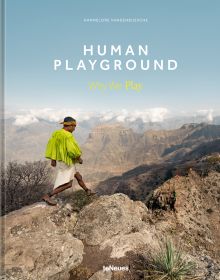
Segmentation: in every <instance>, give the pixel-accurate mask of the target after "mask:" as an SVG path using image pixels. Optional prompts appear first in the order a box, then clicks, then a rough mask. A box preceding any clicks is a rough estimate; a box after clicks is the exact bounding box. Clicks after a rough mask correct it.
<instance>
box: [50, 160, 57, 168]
mask: <svg viewBox="0 0 220 280" xmlns="http://www.w3.org/2000/svg"><path fill="white" fill-rule="evenodd" d="M56 165H57V162H56V160H54V159H52V160H51V166H53V167H56Z"/></svg>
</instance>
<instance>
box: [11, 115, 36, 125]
mask: <svg viewBox="0 0 220 280" xmlns="http://www.w3.org/2000/svg"><path fill="white" fill-rule="evenodd" d="M37 122H39V120H38V119H37V118H36V117H35V116H33V115H31V114H27V115H17V116H15V122H14V125H17V126H26V125H28V124H32V123H37Z"/></svg>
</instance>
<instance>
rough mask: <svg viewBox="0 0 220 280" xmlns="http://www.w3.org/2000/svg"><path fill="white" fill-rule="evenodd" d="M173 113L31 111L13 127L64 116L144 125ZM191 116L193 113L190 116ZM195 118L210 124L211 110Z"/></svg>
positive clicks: (158, 110) (157, 110) (151, 110)
mask: <svg viewBox="0 0 220 280" xmlns="http://www.w3.org/2000/svg"><path fill="white" fill-rule="evenodd" d="M179 113H180V114H181V115H182V116H183V115H185V116H189V113H187V112H179ZM172 115H173V112H170V111H169V110H168V109H167V108H163V107H158V108H148V109H145V110H134V111H132V110H131V111H128V110H126V109H122V110H121V111H102V112H88V111H83V110H81V109H79V108H77V109H69V108H67V109H59V110H57V109H52V108H43V109H31V110H23V111H20V112H19V113H18V114H17V115H16V116H15V122H14V125H17V126H26V125H29V124H32V123H37V122H39V121H40V120H46V121H50V122H57V123H58V122H60V121H62V120H63V118H64V117H65V116H72V117H73V118H76V120H78V121H79V122H80V121H84V120H89V119H91V118H98V119H99V120H100V122H113V121H114V122H134V121H136V120H139V119H140V120H142V121H143V122H144V123H147V122H163V121H164V120H165V119H167V118H168V117H170V116H172ZM190 115H191V116H193V113H191V114H190ZM194 116H195V117H199V118H202V120H204V121H209V122H212V120H213V110H212V109H207V110H199V111H197V112H196V113H194Z"/></svg>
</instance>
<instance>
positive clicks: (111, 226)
mask: <svg viewBox="0 0 220 280" xmlns="http://www.w3.org/2000/svg"><path fill="white" fill-rule="evenodd" d="M147 214H148V209H147V207H146V206H145V205H144V204H143V203H142V202H135V201H132V200H130V199H129V198H128V197H127V196H126V195H124V194H114V195H112V196H102V197H100V198H99V199H98V200H96V201H94V202H93V203H91V204H90V205H88V206H86V207H85V208H84V209H83V210H82V212H81V213H80V214H79V217H78V221H77V225H76V227H75V229H74V235H75V236H76V237H77V238H79V239H81V240H83V241H84V242H86V244H88V245H93V246H94V245H100V248H101V249H102V250H103V249H105V248H106V247H108V246H110V247H112V253H111V257H115V258H120V257H123V256H124V254H125V253H126V252H127V251H130V250H133V249H135V248H137V247H138V246H139V245H143V244H153V243H157V238H156V233H155V229H154V226H151V225H149V224H148V223H147V221H146V217H147Z"/></svg>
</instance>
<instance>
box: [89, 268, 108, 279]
mask: <svg viewBox="0 0 220 280" xmlns="http://www.w3.org/2000/svg"><path fill="white" fill-rule="evenodd" d="M111 279H112V272H111V271H107V272H104V271H102V270H99V271H97V272H96V273H94V274H93V275H92V277H90V278H89V280H111Z"/></svg>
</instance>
